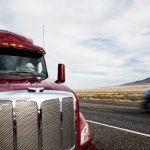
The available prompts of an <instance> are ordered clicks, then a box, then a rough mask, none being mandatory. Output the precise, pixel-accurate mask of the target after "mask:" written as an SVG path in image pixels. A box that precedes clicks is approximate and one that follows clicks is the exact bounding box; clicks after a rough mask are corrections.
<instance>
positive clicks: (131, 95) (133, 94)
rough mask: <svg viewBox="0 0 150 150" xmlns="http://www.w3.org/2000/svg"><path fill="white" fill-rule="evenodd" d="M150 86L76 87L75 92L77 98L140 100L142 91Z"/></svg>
mask: <svg viewBox="0 0 150 150" xmlns="http://www.w3.org/2000/svg"><path fill="white" fill-rule="evenodd" d="M148 88H150V84H144V85H133V86H113V87H103V88H95V89H77V90H75V92H76V93H77V95H78V96H79V99H80V100H81V99H82V100H83V99H86V100H88V99H90V100H91V99H93V100H95V99H97V100H101V99H102V100H117V101H118V100H119V101H140V100H142V99H143V94H144V91H145V90H147V89H148Z"/></svg>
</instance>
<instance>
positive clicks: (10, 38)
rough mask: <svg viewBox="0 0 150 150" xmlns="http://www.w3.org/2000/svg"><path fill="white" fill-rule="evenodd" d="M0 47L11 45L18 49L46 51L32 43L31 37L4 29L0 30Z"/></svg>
mask: <svg viewBox="0 0 150 150" xmlns="http://www.w3.org/2000/svg"><path fill="white" fill-rule="evenodd" d="M0 47H13V48H16V49H20V50H21V49H24V50H28V51H34V52H38V53H43V54H45V53H46V52H45V50H44V49H43V48H41V47H39V46H36V45H34V43H33V41H32V40H31V39H28V38H26V37H24V36H22V35H19V34H16V33H13V32H10V31H6V30H0Z"/></svg>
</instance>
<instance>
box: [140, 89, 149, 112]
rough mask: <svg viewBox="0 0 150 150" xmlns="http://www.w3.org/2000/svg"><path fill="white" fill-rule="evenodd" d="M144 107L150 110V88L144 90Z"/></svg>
mask: <svg viewBox="0 0 150 150" xmlns="http://www.w3.org/2000/svg"><path fill="white" fill-rule="evenodd" d="M142 107H143V109H144V110H145V111H147V112H150V89H147V90H145V92H144V101H143V102H142Z"/></svg>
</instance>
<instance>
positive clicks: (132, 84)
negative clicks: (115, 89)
mask: <svg viewBox="0 0 150 150" xmlns="http://www.w3.org/2000/svg"><path fill="white" fill-rule="evenodd" d="M145 84H150V77H149V78H146V79H144V80H139V81H135V82H130V83H125V84H122V85H121V86H134V85H145Z"/></svg>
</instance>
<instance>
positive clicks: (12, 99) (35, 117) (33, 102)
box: [0, 30, 94, 150]
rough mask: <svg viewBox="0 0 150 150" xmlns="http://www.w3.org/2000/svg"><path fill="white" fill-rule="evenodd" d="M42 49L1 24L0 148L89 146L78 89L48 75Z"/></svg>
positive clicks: (55, 149)
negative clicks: (6, 29) (80, 110)
mask: <svg viewBox="0 0 150 150" xmlns="http://www.w3.org/2000/svg"><path fill="white" fill-rule="evenodd" d="M44 55H45V50H44V49H43V48H41V47H38V46H36V45H34V44H33V42H32V41H31V40H29V39H27V38H26V37H24V36H21V35H18V34H15V33H12V32H8V31H4V30H0V150H60V149H62V150H73V149H76V150H87V149H88V150H93V149H94V143H93V139H92V137H91V133H90V130H89V127H88V124H87V122H86V120H85V118H84V117H83V115H82V114H81V113H80V112H79V101H78V98H77V96H76V94H75V93H74V92H73V91H72V90H71V89H70V88H68V87H67V86H65V85H64V84H63V83H64V82H65V66H64V65H63V64H59V65H58V77H57V80H56V81H54V82H52V81H49V80H48V73H47V69H46V64H45V59H44Z"/></svg>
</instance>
